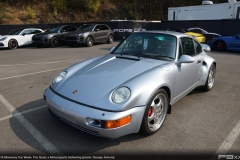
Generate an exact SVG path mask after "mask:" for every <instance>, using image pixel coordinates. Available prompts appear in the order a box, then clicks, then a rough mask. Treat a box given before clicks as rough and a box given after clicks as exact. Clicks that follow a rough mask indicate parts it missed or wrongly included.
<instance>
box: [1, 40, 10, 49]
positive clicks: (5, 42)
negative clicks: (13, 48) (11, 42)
mask: <svg viewBox="0 0 240 160" xmlns="http://www.w3.org/2000/svg"><path fill="white" fill-rule="evenodd" d="M6 47H8V41H0V48H6Z"/></svg>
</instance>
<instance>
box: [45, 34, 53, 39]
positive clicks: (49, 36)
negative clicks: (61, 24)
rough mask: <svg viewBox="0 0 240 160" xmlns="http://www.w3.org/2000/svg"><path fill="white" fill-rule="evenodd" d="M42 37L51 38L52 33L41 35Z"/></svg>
mask: <svg viewBox="0 0 240 160" xmlns="http://www.w3.org/2000/svg"><path fill="white" fill-rule="evenodd" d="M43 38H47V39H51V38H52V35H51V34H47V35H45V36H43Z"/></svg>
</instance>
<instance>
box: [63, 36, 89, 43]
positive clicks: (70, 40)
mask: <svg viewBox="0 0 240 160" xmlns="http://www.w3.org/2000/svg"><path fill="white" fill-rule="evenodd" d="M65 42H66V43H67V44H85V43H86V37H85V36H80V37H79V36H78V37H76V36H68V37H66V38H65Z"/></svg>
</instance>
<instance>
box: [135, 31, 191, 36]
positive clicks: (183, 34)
mask: <svg viewBox="0 0 240 160" xmlns="http://www.w3.org/2000/svg"><path fill="white" fill-rule="evenodd" d="M136 33H162V34H169V35H172V36H176V37H178V38H179V37H190V38H192V36H190V35H187V34H185V33H180V32H174V31H160V30H151V31H141V32H133V34H136Z"/></svg>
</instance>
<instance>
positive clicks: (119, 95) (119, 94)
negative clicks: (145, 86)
mask: <svg viewBox="0 0 240 160" xmlns="http://www.w3.org/2000/svg"><path fill="white" fill-rule="evenodd" d="M130 95H131V91H130V89H129V88H127V87H120V88H118V89H116V90H115V91H114V92H113V94H112V101H113V102H114V103H123V102H125V101H126V100H128V98H129V97H130Z"/></svg>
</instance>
